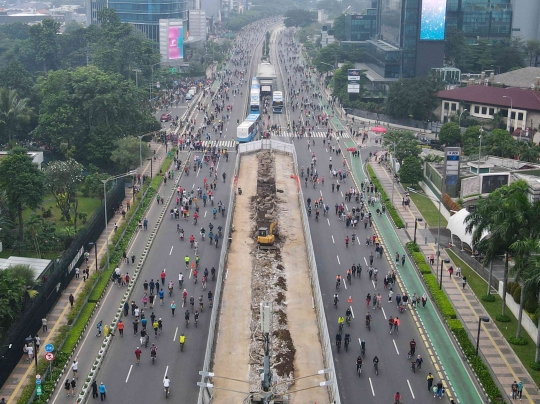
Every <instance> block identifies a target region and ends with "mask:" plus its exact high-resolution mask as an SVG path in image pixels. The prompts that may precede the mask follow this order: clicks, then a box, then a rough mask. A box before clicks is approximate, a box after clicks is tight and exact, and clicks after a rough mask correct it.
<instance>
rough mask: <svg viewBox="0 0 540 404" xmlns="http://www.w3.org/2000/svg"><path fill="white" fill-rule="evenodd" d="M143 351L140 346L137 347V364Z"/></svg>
mask: <svg viewBox="0 0 540 404" xmlns="http://www.w3.org/2000/svg"><path fill="white" fill-rule="evenodd" d="M141 353H142V351H141V350H140V349H139V347H137V349H136V350H135V357H136V358H137V365H138V364H139V362H140V361H141Z"/></svg>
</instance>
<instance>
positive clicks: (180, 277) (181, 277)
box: [178, 272, 184, 289]
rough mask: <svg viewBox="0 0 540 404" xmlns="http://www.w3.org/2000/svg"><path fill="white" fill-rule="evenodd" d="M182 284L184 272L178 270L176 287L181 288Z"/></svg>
mask: <svg viewBox="0 0 540 404" xmlns="http://www.w3.org/2000/svg"><path fill="white" fill-rule="evenodd" d="M183 285H184V274H183V273H182V272H180V273H179V274H178V287H179V288H180V289H182V286H183Z"/></svg>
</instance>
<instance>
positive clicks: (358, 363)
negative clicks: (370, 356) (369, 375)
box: [356, 356, 363, 372]
mask: <svg viewBox="0 0 540 404" xmlns="http://www.w3.org/2000/svg"><path fill="white" fill-rule="evenodd" d="M362 364H363V360H362V357H361V356H359V357H358V358H356V371H357V372H358V371H359V370H360V369H361V368H362Z"/></svg>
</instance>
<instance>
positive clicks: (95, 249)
mask: <svg viewBox="0 0 540 404" xmlns="http://www.w3.org/2000/svg"><path fill="white" fill-rule="evenodd" d="M88 246H89V247H90V249H92V247H94V254H95V258H96V272H97V271H98V259H97V243H93V242H90V243H88Z"/></svg>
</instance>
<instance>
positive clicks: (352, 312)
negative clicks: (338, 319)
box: [349, 306, 354, 318]
mask: <svg viewBox="0 0 540 404" xmlns="http://www.w3.org/2000/svg"><path fill="white" fill-rule="evenodd" d="M349 309H351V314H352V318H354V311H353V309H352V306H349Z"/></svg>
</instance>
